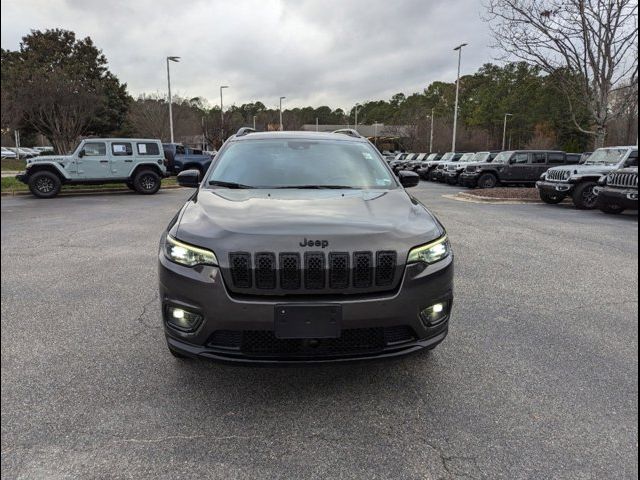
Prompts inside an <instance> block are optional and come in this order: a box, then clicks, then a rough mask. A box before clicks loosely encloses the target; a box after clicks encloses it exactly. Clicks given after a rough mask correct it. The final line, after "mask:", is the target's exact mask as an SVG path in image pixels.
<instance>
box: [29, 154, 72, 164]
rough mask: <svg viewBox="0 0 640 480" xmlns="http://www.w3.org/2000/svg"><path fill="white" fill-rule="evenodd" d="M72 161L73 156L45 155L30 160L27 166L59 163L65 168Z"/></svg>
mask: <svg viewBox="0 0 640 480" xmlns="http://www.w3.org/2000/svg"><path fill="white" fill-rule="evenodd" d="M72 160H73V155H45V156H40V157H34V158H30V159H28V160H27V165H33V164H34V163H59V164H61V165H63V166H64V165H67V164H68V163H70V162H71V161H72Z"/></svg>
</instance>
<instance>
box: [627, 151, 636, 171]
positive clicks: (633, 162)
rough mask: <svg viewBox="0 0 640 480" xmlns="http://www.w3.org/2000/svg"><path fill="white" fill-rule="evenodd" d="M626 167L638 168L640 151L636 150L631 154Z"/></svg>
mask: <svg viewBox="0 0 640 480" xmlns="http://www.w3.org/2000/svg"><path fill="white" fill-rule="evenodd" d="M625 166H626V167H637V166H638V151H637V150H634V151H633V152H631V153H630V154H629V158H627V161H626V162H625Z"/></svg>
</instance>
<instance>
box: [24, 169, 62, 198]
mask: <svg viewBox="0 0 640 480" xmlns="http://www.w3.org/2000/svg"><path fill="white" fill-rule="evenodd" d="M61 187H62V182H61V181H60V177H58V175H56V174H55V173H52V172H47V171H42V172H36V173H34V174H33V175H31V176H30V177H29V190H30V191H31V193H32V194H33V195H35V196H36V197H38V198H52V197H55V196H56V195H58V193H60V188H61Z"/></svg>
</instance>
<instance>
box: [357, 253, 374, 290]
mask: <svg viewBox="0 0 640 480" xmlns="http://www.w3.org/2000/svg"><path fill="white" fill-rule="evenodd" d="M372 283H373V261H372V255H371V252H356V253H354V254H353V286H354V287H356V288H367V287H370V286H371V284H372Z"/></svg>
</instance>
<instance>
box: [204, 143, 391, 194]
mask: <svg viewBox="0 0 640 480" xmlns="http://www.w3.org/2000/svg"><path fill="white" fill-rule="evenodd" d="M208 184H209V185H213V186H215V185H216V184H217V185H218V186H222V187H228V188H354V189H384V190H389V189H392V188H396V186H397V183H396V181H395V180H394V178H393V176H392V174H391V173H390V172H389V170H388V169H387V168H386V166H385V164H384V162H383V161H382V160H381V159H380V157H379V156H378V154H377V153H376V151H375V150H374V149H373V147H372V146H371V145H369V144H368V143H361V142H350V141H339V140H291V139H288V140H287V139H282V140H280V139H279V140H275V139H273V140H272V139H269V140H256V141H251V140H245V141H242V142H235V143H232V144H231V145H230V146H229V147H228V148H227V149H225V150H224V151H223V152H222V153H220V154H219V160H218V162H217V163H216V165H215V168H214V169H213V171H212V172H211V174H210V175H209V178H208Z"/></svg>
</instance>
